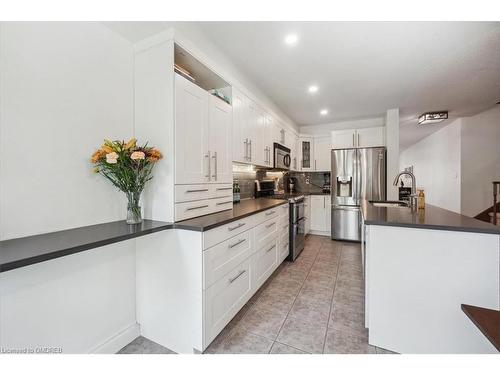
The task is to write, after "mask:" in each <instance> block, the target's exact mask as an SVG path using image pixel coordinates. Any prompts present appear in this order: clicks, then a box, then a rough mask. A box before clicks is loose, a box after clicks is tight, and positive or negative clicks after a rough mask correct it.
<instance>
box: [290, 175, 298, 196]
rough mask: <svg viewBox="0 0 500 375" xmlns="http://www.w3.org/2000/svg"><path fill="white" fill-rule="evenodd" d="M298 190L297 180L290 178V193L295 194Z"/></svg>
mask: <svg viewBox="0 0 500 375" xmlns="http://www.w3.org/2000/svg"><path fill="white" fill-rule="evenodd" d="M296 189H297V178H296V177H288V192H289V193H295V191H296Z"/></svg>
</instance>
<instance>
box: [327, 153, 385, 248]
mask: <svg viewBox="0 0 500 375" xmlns="http://www.w3.org/2000/svg"><path fill="white" fill-rule="evenodd" d="M331 183H332V187H331V195H332V239H335V240H348V241H361V211H360V204H361V202H362V201H363V200H385V199H386V191H387V189H386V150H385V147H372V148H358V149H342V150H332V175H331Z"/></svg>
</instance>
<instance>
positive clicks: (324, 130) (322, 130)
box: [299, 117, 385, 135]
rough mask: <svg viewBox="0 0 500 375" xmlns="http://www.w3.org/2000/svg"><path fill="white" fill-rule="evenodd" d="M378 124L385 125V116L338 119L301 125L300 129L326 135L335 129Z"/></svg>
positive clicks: (305, 132)
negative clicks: (336, 120)
mask: <svg viewBox="0 0 500 375" xmlns="http://www.w3.org/2000/svg"><path fill="white" fill-rule="evenodd" d="M377 126H385V119H384V118H383V117H374V118H367V119H360V120H346V121H338V122H331V123H328V124H320V125H307V126H301V127H300V129H299V130H300V133H301V134H312V135H325V134H330V132H331V131H333V130H344V129H360V128H373V127H377Z"/></svg>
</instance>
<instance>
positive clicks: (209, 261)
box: [203, 230, 252, 288]
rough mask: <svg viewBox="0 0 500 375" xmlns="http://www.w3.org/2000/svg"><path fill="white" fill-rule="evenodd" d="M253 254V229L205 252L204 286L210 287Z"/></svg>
mask: <svg viewBox="0 0 500 375" xmlns="http://www.w3.org/2000/svg"><path fill="white" fill-rule="evenodd" d="M251 254H252V231H251V230H247V231H246V232H243V233H241V234H238V235H236V236H234V237H232V238H230V239H228V240H226V241H224V242H221V243H219V244H217V245H215V246H214V247H211V248H210V249H207V250H206V251H204V252H203V272H204V286H203V287H204V288H208V287H209V286H211V285H212V284H213V283H214V282H216V281H217V280H219V279H220V278H221V277H222V276H224V275H225V274H227V273H228V272H229V271H231V270H232V269H234V267H236V266H237V265H238V264H240V263H241V262H242V261H244V260H245V259H246V258H248V257H249V256H250V255H251Z"/></svg>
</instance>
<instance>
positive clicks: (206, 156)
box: [205, 151, 210, 181]
mask: <svg viewBox="0 0 500 375" xmlns="http://www.w3.org/2000/svg"><path fill="white" fill-rule="evenodd" d="M205 158H208V174H206V175H205V177H206V178H208V181H210V151H208V154H205Z"/></svg>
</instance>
